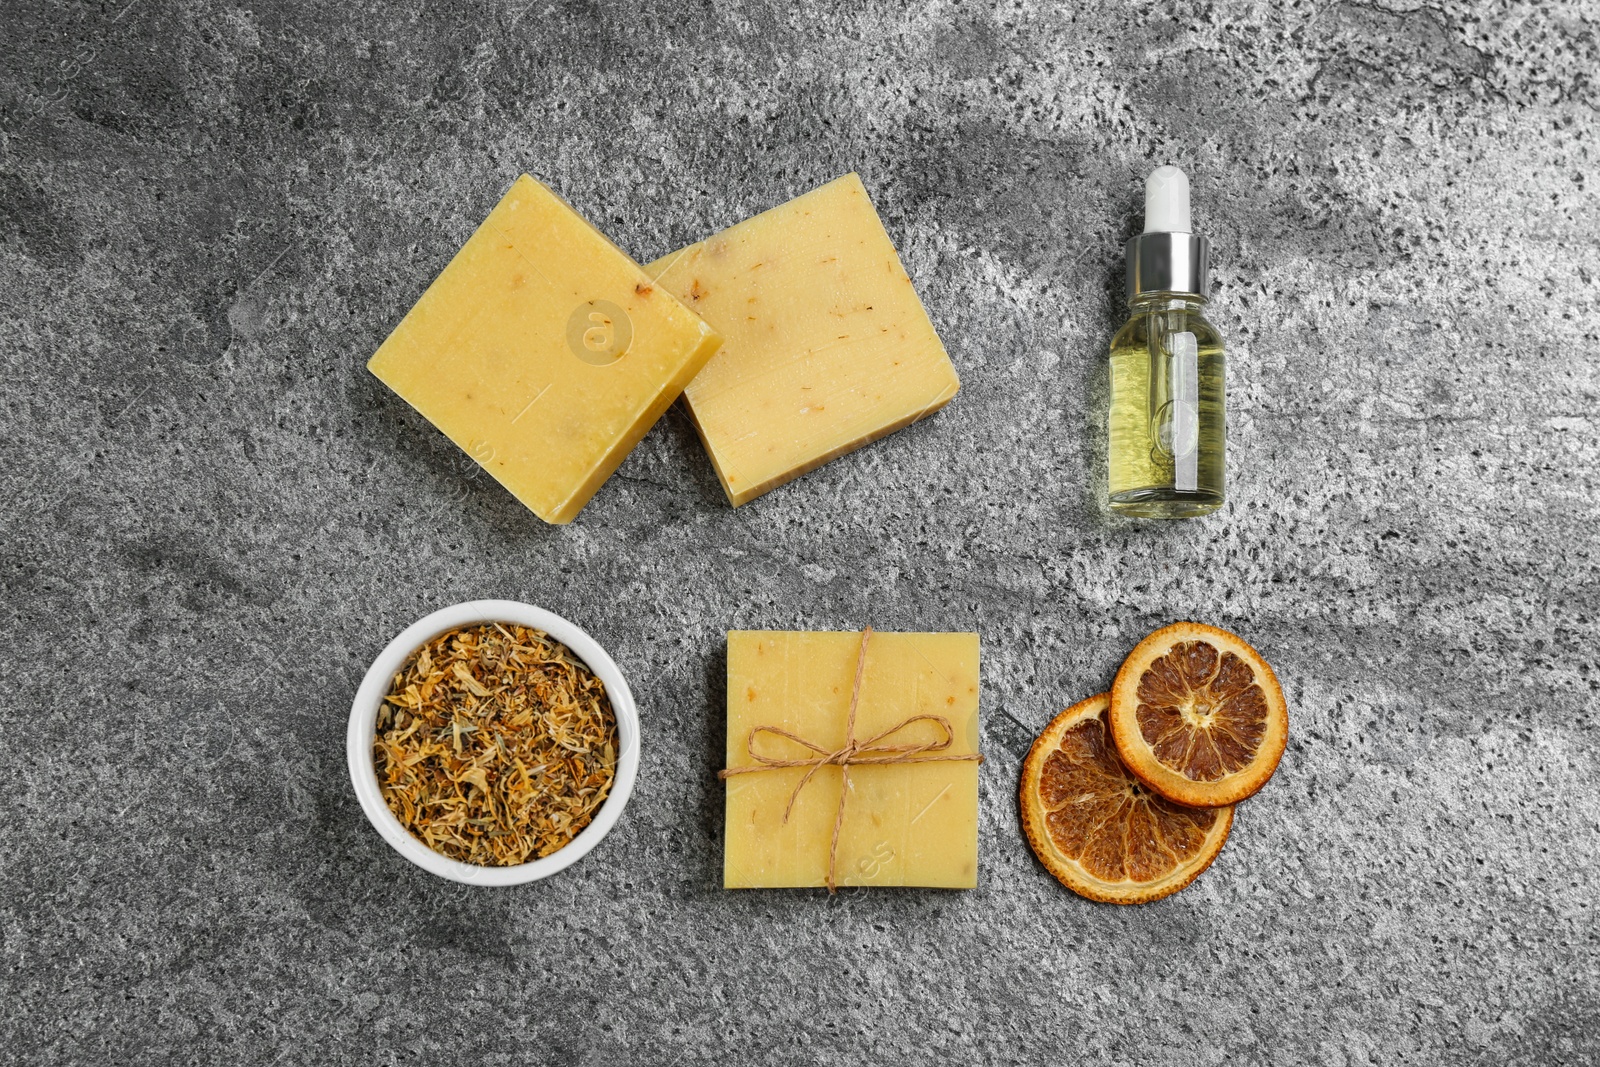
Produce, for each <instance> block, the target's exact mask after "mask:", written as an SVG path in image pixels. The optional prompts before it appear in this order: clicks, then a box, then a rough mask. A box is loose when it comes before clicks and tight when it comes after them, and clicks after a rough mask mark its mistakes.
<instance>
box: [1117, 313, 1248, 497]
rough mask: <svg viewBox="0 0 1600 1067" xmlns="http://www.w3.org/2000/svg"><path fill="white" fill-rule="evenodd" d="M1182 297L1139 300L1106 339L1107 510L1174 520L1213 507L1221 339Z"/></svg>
mask: <svg viewBox="0 0 1600 1067" xmlns="http://www.w3.org/2000/svg"><path fill="white" fill-rule="evenodd" d="M1203 307H1204V300H1203V299H1201V298H1199V297H1198V296H1196V295H1194V294H1190V293H1181V294H1180V293H1170V292H1168V293H1147V294H1142V295H1141V296H1140V297H1138V298H1137V299H1136V300H1134V302H1133V305H1132V314H1131V316H1130V317H1129V319H1128V321H1127V323H1126V324H1125V325H1124V326H1123V327H1122V329H1121V330H1119V331H1118V332H1117V335H1116V337H1115V338H1113V339H1112V342H1111V410H1110V425H1109V427H1108V429H1109V437H1110V440H1109V447H1108V453H1109V458H1110V468H1111V469H1110V478H1109V490H1110V505H1111V509H1112V510H1113V511H1115V512H1117V513H1118V514H1121V515H1132V516H1137V517H1140V518H1157V519H1183V518H1193V517H1194V516H1197V515H1205V514H1207V513H1208V512H1212V511H1215V510H1216V509H1217V508H1219V507H1221V506H1222V503H1223V499H1224V494H1223V468H1224V462H1225V459H1226V432H1225V422H1226V420H1225V417H1224V404H1223V378H1224V366H1223V354H1222V338H1221V336H1220V335H1218V333H1217V330H1216V328H1215V327H1213V326H1212V325H1211V323H1209V322H1207V321H1206V318H1205V315H1204V314H1203V312H1202V308H1203Z"/></svg>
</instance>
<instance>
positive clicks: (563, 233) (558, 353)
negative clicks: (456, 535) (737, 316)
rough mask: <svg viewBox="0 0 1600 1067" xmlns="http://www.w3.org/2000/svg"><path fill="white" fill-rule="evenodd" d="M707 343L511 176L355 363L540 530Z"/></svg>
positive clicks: (687, 317) (665, 301)
mask: <svg viewBox="0 0 1600 1067" xmlns="http://www.w3.org/2000/svg"><path fill="white" fill-rule="evenodd" d="M719 343H720V338H719V337H718V336H717V334H716V333H715V331H713V330H712V329H711V328H710V327H709V326H707V325H706V324H705V323H704V322H703V321H702V320H701V319H700V318H699V317H698V316H697V315H695V313H694V312H692V311H690V310H689V309H688V308H686V307H684V305H683V304H681V303H679V302H678V301H677V300H676V299H675V298H673V297H672V296H671V295H670V294H669V293H666V292H664V291H663V290H662V289H661V288H660V287H659V286H657V285H655V284H654V283H653V282H652V281H651V279H650V277H649V276H648V275H646V274H645V273H644V272H643V271H642V270H641V269H640V267H639V265H638V264H637V263H635V262H634V261H633V260H631V259H629V258H628V257H627V255H625V254H624V253H623V252H622V251H621V250H620V249H618V248H617V247H616V246H615V245H613V244H612V243H611V242H610V241H608V240H607V239H606V238H605V236H604V235H602V234H601V233H600V231H598V230H596V229H595V228H594V227H593V226H591V225H589V223H588V222H586V221H584V219H583V217H582V216H580V215H579V214H578V213H577V212H576V211H574V210H573V209H572V208H571V207H570V206H569V205H568V204H567V203H566V202H565V201H564V200H562V199H561V198H560V197H558V196H557V195H556V194H555V193H553V192H551V191H550V190H549V189H547V188H545V187H544V186H543V185H541V184H540V183H538V182H536V181H534V180H533V179H532V178H530V177H528V176H527V175H526V174H524V175H523V176H522V177H520V178H518V179H517V181H516V184H514V185H513V186H512V187H511V191H510V192H508V193H506V195H505V197H504V199H502V200H501V201H500V203H499V204H498V205H496V206H495V209H494V210H493V211H491V212H490V213H489V217H488V218H487V219H485V220H484V222H483V225H481V226H479V227H478V230H477V232H476V233H474V234H473V235H472V237H471V238H469V239H468V241H467V243H466V244H465V245H464V246H463V247H462V249H461V251H460V252H458V253H456V256H455V258H454V259H452V260H451V261H450V264H449V265H448V266H447V267H445V269H444V272H443V273H441V274H440V275H439V277H438V278H437V279H435V280H434V283H433V284H432V285H430V286H429V287H428V291H427V292H426V293H424V294H422V299H420V300H418V301H417V304H416V306H415V307H413V308H412V309H411V311H410V312H409V313H408V314H407V315H406V317H405V318H404V319H402V320H401V322H400V325H399V326H397V327H395V330H394V332H393V333H392V334H390V335H389V339H388V340H387V341H385V342H384V343H383V346H382V347H381V348H379V349H378V351H377V353H376V354H375V355H374V356H373V357H372V359H371V360H370V361H369V362H368V363H367V369H368V370H370V371H372V373H373V374H375V375H377V376H378V378H379V379H380V380H382V381H383V383H384V384H385V385H387V386H388V387H389V388H391V389H393V390H394V391H395V392H396V393H399V394H400V396H401V397H403V398H404V399H405V401H406V402H407V403H409V404H410V405H411V406H412V407H414V408H416V409H417V410H418V411H419V412H421V413H422V415H423V416H424V417H426V418H427V420H428V421H429V422H431V423H433V424H434V425H435V426H436V427H438V428H439V429H440V430H441V431H443V433H444V434H445V436H446V437H449V438H450V440H452V441H454V442H455V443H456V444H458V445H460V446H461V447H462V448H463V449H464V450H465V451H466V452H467V454H468V455H470V456H471V457H472V458H473V459H474V460H476V461H477V462H478V463H479V464H480V465H482V467H483V469H484V470H486V471H488V472H489V473H490V474H492V475H494V477H495V478H496V479H497V480H498V481H499V482H500V484H502V485H504V486H505V487H506V488H507V489H509V490H510V491H511V493H512V494H513V495H514V496H515V497H516V498H517V499H518V500H520V501H522V502H523V503H524V504H526V505H527V506H528V508H529V509H530V510H531V511H533V513H534V514H535V515H538V516H539V517H540V518H541V519H543V520H545V521H546V522H556V523H561V522H570V521H572V518H573V517H574V516H575V515H577V513H578V510H579V509H580V508H582V507H583V505H584V504H586V503H588V501H589V498H590V497H591V496H593V495H594V493H595V490H597V489H599V488H600V485H601V483H602V482H604V481H605V480H606V479H607V478H608V477H610V475H611V472H612V471H614V470H616V469H617V467H618V465H620V464H621V463H622V461H623V459H624V458H626V457H627V455H628V452H629V451H630V450H632V448H633V446H634V445H636V444H638V443H639V439H640V438H641V437H643V436H644V435H645V433H646V431H648V430H649V429H650V427H651V426H653V425H654V424H655V421H656V420H657V419H658V418H660V417H661V414H662V413H663V412H664V411H666V409H667V407H668V406H669V405H670V404H671V403H672V402H673V401H674V400H676V399H677V398H678V395H679V394H680V393H681V392H682V391H683V387H684V386H685V385H686V384H688V382H689V380H690V379H691V378H693V377H694V376H695V374H697V373H698V372H699V371H700V369H701V368H702V367H703V366H705V363H706V360H708V359H709V358H710V357H711V354H712V353H713V352H715V351H716V349H717V345H718V344H719Z"/></svg>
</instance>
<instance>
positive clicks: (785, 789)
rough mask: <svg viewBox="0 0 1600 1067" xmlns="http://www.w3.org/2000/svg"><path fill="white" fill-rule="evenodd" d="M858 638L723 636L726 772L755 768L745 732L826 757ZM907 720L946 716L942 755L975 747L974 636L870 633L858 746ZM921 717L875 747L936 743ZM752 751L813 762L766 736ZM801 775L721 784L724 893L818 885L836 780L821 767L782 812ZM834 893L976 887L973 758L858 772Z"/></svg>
mask: <svg viewBox="0 0 1600 1067" xmlns="http://www.w3.org/2000/svg"><path fill="white" fill-rule="evenodd" d="M860 648H861V635H860V634H859V633H794V632H783V631H770V630H735V631H732V632H730V633H729V634H728V752H727V766H728V767H730V768H733V767H750V766H755V765H757V761H756V760H755V759H754V758H752V756H751V750H750V744H751V738H750V731H751V730H752V729H753V728H755V727H758V726H772V727H777V728H779V729H783V730H787V731H788V732H790V733H792V734H794V735H795V736H797V737H800V738H803V739H805V740H806V741H809V742H811V743H812V744H814V745H816V746H817V747H818V748H821V749H823V750H825V751H826V752H830V753H831V752H836V751H838V750H839V749H840V748H841V747H843V746H844V743H845V732H846V721H847V719H848V715H849V708H850V692H851V687H852V685H853V683H854V681H855V673H856V659H857V656H858V654H859V652H860ZM915 715H934V716H940V717H942V718H944V719H945V720H947V721H948V722H949V725H950V730H951V733H952V734H953V743H952V744H951V746H950V747H949V748H948V749H945V750H944V751H943V752H942V753H929V754H941V755H963V754H971V753H976V752H977V751H978V635H977V634H970V633H941V634H922V633H874V634H873V635H872V637H871V639H870V641H869V642H868V645H867V657H866V668H865V671H864V673H863V674H862V685H861V698H860V704H859V707H858V708H857V712H856V729H855V739H856V741H857V742H864V741H867V740H868V739H870V738H872V737H873V736H874V735H876V734H878V733H879V732H880V731H883V730H887V729H889V728H890V727H892V726H895V725H897V724H898V723H901V722H903V721H904V720H905V719H907V718H908V717H911V716H915ZM943 736H944V734H943V732H942V730H941V729H940V728H939V727H938V726H937V725H935V724H934V723H930V722H926V721H923V722H918V723H913V724H911V725H909V726H907V727H906V728H905V729H903V730H900V731H898V732H896V733H895V734H893V735H891V736H890V737H888V738H885V739H884V741H883V743H885V744H890V745H903V744H918V743H923V742H932V741H938V740H940V739H941V738H942V737H943ZM754 745H755V751H756V752H757V753H758V754H761V755H764V756H767V757H769V758H775V759H810V758H814V757H816V756H817V755H818V753H817V752H815V751H814V750H812V749H809V748H807V747H805V746H803V745H800V744H797V743H795V742H793V741H791V740H788V739H786V738H782V737H777V736H774V735H772V734H769V733H763V734H761V735H759V736H758V737H757V738H755V739H754ZM806 771H807V768H804V767H792V768H778V769H769V770H761V771H758V772H755V773H750V774H737V775H733V776H730V777H728V778H727V781H726V785H727V824H726V828H725V831H724V838H723V847H724V854H723V875H722V884H723V885H724V886H725V887H727V888H729V889H754V888H774V887H786V886H820V885H824V884H826V879H827V874H828V849H829V843H830V840H831V838H832V835H833V825H834V819H835V817H836V815H837V812H838V807H839V797H840V790H841V783H842V781H843V773H842V771H841V770H840V768H839V767H838V766H835V765H828V766H824V767H822V768H821V769H820V770H818V771H817V772H816V774H814V775H813V776H812V778H811V780H810V781H809V782H808V783H806V785H805V787H804V788H803V789H801V791H800V794H799V796H798V798H797V799H796V800H795V804H794V809H793V811H792V812H791V813H790V815H789V818H788V821H787V822H785V821H784V808H785V806H786V805H788V803H789V798H790V796H791V794H793V792H794V789H795V786H796V785H797V784H798V783H799V782H800V779H801V778H802V777H804V775H805V774H806ZM835 871H836V875H835V881H836V883H837V884H838V885H841V886H858V885H877V886H894V885H918V886H938V887H944V888H949V889H970V888H972V887H973V886H975V885H977V882H978V764H977V762H976V761H961V762H954V761H952V762H937V763H904V764H896V765H879V766H871V765H861V764H856V765H853V766H851V768H850V793H849V797H848V799H847V800H846V803H845V813H844V822H843V824H842V826H841V828H840V832H839V850H838V856H837V865H836V867H835Z"/></svg>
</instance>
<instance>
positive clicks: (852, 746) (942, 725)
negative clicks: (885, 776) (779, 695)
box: [717, 626, 983, 893]
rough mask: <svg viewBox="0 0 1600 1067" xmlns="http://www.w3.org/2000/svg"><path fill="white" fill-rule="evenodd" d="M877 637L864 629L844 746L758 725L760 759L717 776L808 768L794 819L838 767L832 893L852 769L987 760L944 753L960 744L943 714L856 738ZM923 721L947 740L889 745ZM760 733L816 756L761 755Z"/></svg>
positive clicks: (749, 745)
mask: <svg viewBox="0 0 1600 1067" xmlns="http://www.w3.org/2000/svg"><path fill="white" fill-rule="evenodd" d="M871 637H872V627H870V626H868V627H867V628H866V629H865V630H863V631H861V651H860V652H858V653H857V654H856V680H855V685H853V686H852V687H851V689H850V715H849V718H847V719H846V720H845V727H844V745H843V746H842V747H840V748H839V749H837V750H835V751H833V752H829V751H828V750H827V749H825V748H823V747H822V746H821V745H818V744H814V743H812V742H810V741H807V740H806V739H805V738H803V737H800V736H798V735H797V734H792V733H790V732H789V731H788V730H785V729H782V728H781V727H777V726H755V727H752V728H751V730H750V735H749V736H748V737H747V738H746V739H745V743H744V747H745V751H746V752H748V753H749V754H750V758H751V759H753V760H755V761H756V764H757V766H754V767H730V768H728V769H727V770H723V771H718V772H717V777H718V778H722V779H724V780H726V779H728V778H731V777H733V776H734V775H736V774H757V773H759V772H761V771H776V770H782V769H784V768H786V767H809V768H810V770H808V771H806V773H805V775H804V776H803V777H802V778H801V779H800V781H799V782H798V783H797V784H796V785H795V787H794V791H793V792H792V793H790V794H789V803H788V805H787V806H785V807H784V809H783V821H784V822H786V823H787V822H788V821H789V814H790V813H791V812H792V811H794V802H795V801H796V800H798V799H800V790H802V789H804V788H805V787H806V783H808V782H810V781H811V779H812V778H813V777H815V776H816V773H817V772H818V771H820V770H822V768H824V767H827V766H829V765H832V766H836V767H838V768H839V774H840V782H839V807H838V810H837V811H835V812H834V816H833V839H832V840H831V841H830V842H829V843H828V892H830V893H833V892H836V891H837V890H838V881H837V879H836V878H835V874H836V873H837V868H838V865H839V828H840V827H841V826H843V825H844V805H845V801H846V800H847V799H848V798H849V796H850V768H851V767H859V766H863V765H877V766H884V765H892V764H897V763H944V762H952V761H968V762H972V763H982V762H983V756H982V755H980V754H979V753H976V752H970V753H963V754H950V755H945V754H943V753H944V751H945V749H947V748H949V747H950V746H951V745H952V744H954V743H955V739H956V732H955V730H954V729H952V728H951V726H950V720H949V719H946V718H945V717H944V716H942V715H909V716H907V717H906V718H904V719H901V720H900V721H899V722H898V723H896V724H895V725H893V726H891V727H889V728H888V729H887V730H883V731H881V732H879V733H876V734H874V735H872V736H871V737H869V738H867V739H866V740H864V741H857V740H856V706H857V705H858V704H859V703H860V702H861V676H862V674H863V673H864V672H865V671H866V667H867V641H868V640H869V639H870V638H871ZM919 722H931V723H933V724H935V725H936V726H938V727H939V729H940V730H941V731H942V732H943V733H944V738H943V739H942V740H939V741H926V742H922V743H920V744H907V745H890V744H885V743H884V742H885V741H887V740H888V739H889V738H890V737H893V736H894V735H895V734H897V733H899V732H900V731H901V730H904V729H906V728H907V727H908V726H911V725H913V724H915V723H919ZM761 734H774V735H776V736H778V737H782V738H786V739H788V740H790V741H793V742H794V743H795V744H797V745H800V746H801V747H803V748H809V749H810V750H811V751H813V752H815V753H816V755H815V756H812V757H810V758H808V759H777V758H775V757H773V756H763V755H762V754H761V753H759V752H757V751H756V738H757V737H758V736H759V735H761Z"/></svg>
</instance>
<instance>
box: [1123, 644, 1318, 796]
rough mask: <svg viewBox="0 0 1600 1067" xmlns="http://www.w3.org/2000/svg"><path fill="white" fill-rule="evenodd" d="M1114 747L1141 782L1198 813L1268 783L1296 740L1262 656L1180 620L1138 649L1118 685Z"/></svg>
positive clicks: (1276, 687)
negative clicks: (1285, 750)
mask: <svg viewBox="0 0 1600 1067" xmlns="http://www.w3.org/2000/svg"><path fill="white" fill-rule="evenodd" d="M1110 722H1111V740H1112V742H1113V743H1114V744H1115V745H1116V746H1117V755H1119V756H1121V757H1122V762H1123V763H1125V764H1127V765H1128V769H1129V770H1131V771H1132V772H1133V773H1134V774H1136V775H1137V776H1138V777H1139V780H1140V781H1141V782H1143V783H1144V784H1145V785H1148V786H1149V787H1150V788H1151V789H1154V790H1155V791H1156V792H1157V793H1160V794H1161V795H1162V796H1164V797H1166V798H1167V799H1168V800H1171V801H1174V802H1175V803H1178V804H1188V805H1191V806H1193V807H1201V808H1214V807H1221V806H1222V805H1224V804H1237V803H1238V802H1239V801H1241V800H1243V799H1244V798H1245V797H1248V796H1251V795H1252V794H1254V793H1255V792H1256V790H1258V789H1260V788H1261V787H1262V786H1263V785H1266V784H1267V779H1268V778H1271V777H1272V772H1273V771H1274V770H1276V769H1277V766H1278V759H1279V757H1281V756H1282V755H1283V746H1284V745H1285V744H1286V743H1287V742H1288V739H1289V710H1288V707H1287V706H1286V705H1285V704H1284V702H1283V689H1282V688H1281V687H1280V686H1279V685H1278V679H1277V677H1276V676H1275V675H1273V673H1272V668H1271V667H1269V666H1267V661H1266V660H1264V659H1262V658H1261V654H1260V653H1259V652H1257V651H1256V650H1255V649H1253V648H1251V647H1250V646H1249V645H1247V644H1245V642H1244V641H1243V640H1242V639H1240V638H1239V637H1236V636H1234V635H1233V634H1230V633H1229V632H1228V631H1226V630H1219V629H1217V628H1216V627H1215V626H1205V625H1203V624H1201V623H1197V622H1179V623H1174V624H1173V625H1171V626H1164V627H1162V628H1161V629H1159V630H1157V631H1156V632H1155V633H1153V634H1151V635H1150V636H1149V637H1146V638H1145V639H1144V640H1143V641H1140V642H1139V643H1138V644H1137V645H1136V646H1134V649H1133V651H1132V652H1131V653H1130V654H1129V655H1128V658H1127V659H1126V660H1124V661H1123V664H1122V668H1121V669H1120V670H1118V671H1117V680H1116V682H1115V683H1114V684H1113V685H1112V687H1111V713H1110Z"/></svg>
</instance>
